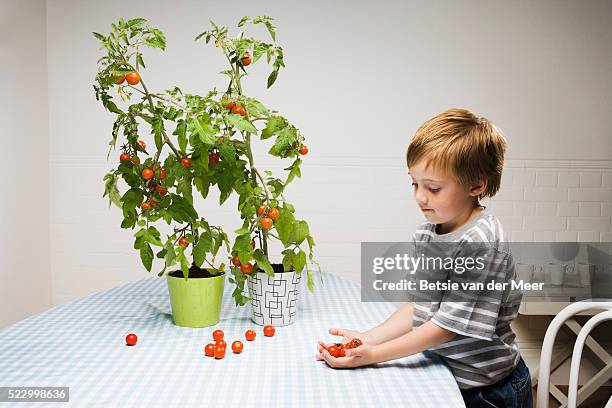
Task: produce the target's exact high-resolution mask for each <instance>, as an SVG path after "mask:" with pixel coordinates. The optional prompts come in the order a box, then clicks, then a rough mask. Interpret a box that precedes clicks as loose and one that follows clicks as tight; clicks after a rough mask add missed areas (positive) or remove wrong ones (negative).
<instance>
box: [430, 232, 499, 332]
mask: <svg viewBox="0 0 612 408" xmlns="http://www.w3.org/2000/svg"><path fill="white" fill-rule="evenodd" d="M459 252H460V253H459V254H457V255H456V256H455V260H456V261H457V263H456V265H460V264H461V262H459V260H460V259H463V260H464V261H463V262H465V259H468V258H471V259H473V260H474V262H475V263H476V264H477V265H478V266H482V268H473V269H471V270H463V271H462V272H461V273H460V272H458V271H460V270H461V269H463V268H461V267H459V268H457V266H455V269H454V270H452V271H450V272H449V274H448V282H450V283H455V284H456V285H457V286H458V287H459V288H460V289H458V290H446V291H445V292H444V294H443V295H442V300H441V301H440V307H439V308H438V310H437V311H436V313H434V315H433V316H432V319H431V320H432V321H433V322H434V323H435V324H437V325H438V326H440V327H443V328H445V329H447V330H450V331H452V332H455V333H458V334H461V335H464V336H468V337H475V338H479V339H483V340H491V339H492V337H493V335H494V333H495V331H496V326H497V322H498V315H499V310H500V306H501V303H502V300H503V293H504V288H505V286H504V282H505V281H506V279H505V278H506V270H507V267H508V262H511V260H509V259H508V254H507V253H503V252H500V251H499V250H497V249H496V248H495V247H493V246H491V245H488V244H487V243H470V244H468V245H466V246H465V247H464V248H462V249H461V251H459Z"/></svg>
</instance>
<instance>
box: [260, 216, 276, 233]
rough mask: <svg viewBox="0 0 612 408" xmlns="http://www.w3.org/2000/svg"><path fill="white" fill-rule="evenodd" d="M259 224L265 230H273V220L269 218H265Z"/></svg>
mask: <svg viewBox="0 0 612 408" xmlns="http://www.w3.org/2000/svg"><path fill="white" fill-rule="evenodd" d="M259 223H260V224H261V227H262V228H263V229H265V230H269V229H270V228H272V224H273V222H272V218H268V217H263V218H262V219H261V220H260V221H259Z"/></svg>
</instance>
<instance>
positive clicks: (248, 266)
mask: <svg viewBox="0 0 612 408" xmlns="http://www.w3.org/2000/svg"><path fill="white" fill-rule="evenodd" d="M240 270H241V271H242V273H244V274H247V275H250V274H252V273H253V265H252V264H251V263H250V262H247V263H245V264H244V265H240Z"/></svg>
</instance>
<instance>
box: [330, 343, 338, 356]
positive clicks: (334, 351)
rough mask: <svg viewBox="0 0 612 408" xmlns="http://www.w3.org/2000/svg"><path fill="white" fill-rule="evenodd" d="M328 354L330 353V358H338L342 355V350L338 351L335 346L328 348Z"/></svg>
mask: <svg viewBox="0 0 612 408" xmlns="http://www.w3.org/2000/svg"><path fill="white" fill-rule="evenodd" d="M327 352H328V353H329V355H330V356H332V357H338V356H339V355H340V354H339V353H340V350H338V347H337V346H336V345H333V346H329V347H328V348H327Z"/></svg>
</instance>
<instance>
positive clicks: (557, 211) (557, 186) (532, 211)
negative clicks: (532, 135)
mask: <svg viewBox="0 0 612 408" xmlns="http://www.w3.org/2000/svg"><path fill="white" fill-rule="evenodd" d="M503 178H504V182H503V183H502V188H501V190H500V193H499V194H498V195H497V196H496V197H494V198H493V199H490V200H486V201H485V205H487V206H489V207H490V208H491V209H492V211H493V212H494V213H495V214H497V215H499V217H500V219H501V221H502V222H503V223H504V227H505V230H506V232H507V234H508V238H509V239H511V240H512V241H527V242H530V241H555V240H556V241H576V240H579V241H581V242H586V241H595V242H609V241H610V238H611V237H612V224H611V222H612V220H611V217H612V204H611V201H612V162H607V161H554V162H549V161H538V160H508V161H507V163H506V168H505V170H504V177H503Z"/></svg>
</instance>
